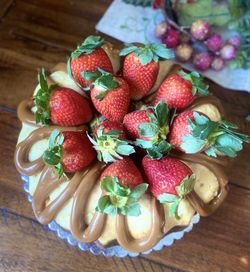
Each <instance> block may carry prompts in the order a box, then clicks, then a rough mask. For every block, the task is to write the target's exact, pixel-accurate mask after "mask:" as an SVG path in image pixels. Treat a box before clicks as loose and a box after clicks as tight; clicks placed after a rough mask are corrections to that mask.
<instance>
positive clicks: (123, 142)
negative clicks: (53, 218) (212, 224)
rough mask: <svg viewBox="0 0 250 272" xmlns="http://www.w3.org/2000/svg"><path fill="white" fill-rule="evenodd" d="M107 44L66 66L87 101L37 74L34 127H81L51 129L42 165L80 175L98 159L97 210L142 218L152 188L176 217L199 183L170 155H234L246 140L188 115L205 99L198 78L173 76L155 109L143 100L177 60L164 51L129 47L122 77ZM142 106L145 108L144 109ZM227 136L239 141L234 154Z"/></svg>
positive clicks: (81, 49)
mask: <svg viewBox="0 0 250 272" xmlns="http://www.w3.org/2000/svg"><path fill="white" fill-rule="evenodd" d="M103 45H104V40H103V39H102V38H101V37H95V36H90V37H88V38H86V39H85V40H84V42H83V43H82V44H81V45H80V46H78V47H77V49H76V50H75V51H74V52H73V53H72V54H71V57H70V59H69V60H68V74H69V75H70V77H71V78H72V79H73V80H74V81H75V83H76V84H77V85H78V86H79V87H80V88H81V89H82V95H81V94H79V93H78V92H76V91H74V90H72V89H69V88H65V87H61V86H58V85H53V84H52V85H49V84H48V83H47V81H46V76H45V73H44V71H43V70H42V71H41V72H40V73H39V83H40V89H39V90H38V91H37V93H36V94H35V99H34V101H35V108H36V113H35V117H36V121H37V122H40V123H42V125H57V126H59V127H60V126H63V127H69V126H79V131H77V132H72V131H67V129H66V130H65V128H64V130H63V132H60V129H56V130H54V131H53V133H52V134H51V136H50V139H49V146H48V149H47V150H46V151H45V152H44V155H43V159H44V162H45V163H46V164H48V165H51V167H53V169H54V170H55V171H57V173H58V174H59V176H62V175H66V174H65V173H74V172H77V171H82V170H83V169H84V168H86V167H87V166H88V165H90V164H91V163H92V162H93V161H94V160H95V159H96V157H97V159H98V160H100V161H103V162H104V163H105V164H107V167H106V168H105V170H104V171H103V173H102V175H101V178H100V186H101V188H102V190H103V196H102V197H101V198H100V200H99V202H98V207H97V210H98V211H100V212H105V213H109V214H115V213H117V212H120V213H122V214H124V215H125V214H126V215H139V214H140V205H139V204H138V199H139V198H140V197H141V195H142V194H143V193H144V192H145V191H146V190H147V188H148V186H149V191H150V192H151V193H152V194H153V195H154V196H155V197H157V198H158V199H159V201H160V202H162V203H168V204H169V205H170V206H171V209H170V211H171V213H172V214H175V215H176V216H178V213H177V210H178V205H179V203H180V200H181V199H182V198H183V197H184V196H185V195H186V194H188V193H189V192H190V191H191V190H192V189H193V186H194V180H195V178H194V175H193V173H192V171H191V169H190V168H189V167H188V166H187V165H185V164H184V163H183V162H181V161H180V160H178V159H175V158H172V157H171V156H168V155H169V152H170V150H171V149H177V150H181V151H183V152H186V153H197V152H203V151H206V153H207V154H208V155H213V156H216V152H217V151H219V152H220V153H223V154H226V155H229V156H235V152H236V151H237V150H239V149H240V145H241V143H242V141H244V140H246V137H245V136H243V135H242V134H240V133H236V132H234V131H233V129H235V126H234V125H233V124H231V123H228V122H227V123H226V122H221V123H218V122H212V121H211V120H209V118H208V117H207V116H205V115H204V114H201V113H199V112H195V111H192V110H186V109H187V107H188V106H189V105H190V104H191V103H192V101H193V100H194V99H195V98H196V97H197V96H204V95H207V94H208V91H207V89H208V86H207V85H206V84H205V83H204V82H203V80H202V78H201V77H200V75H199V74H198V73H196V72H192V73H185V72H184V71H178V72H177V73H173V74H171V75H169V76H168V77H167V78H166V79H165V80H164V81H163V82H162V84H161V85H160V87H159V89H158V90H157V92H156V95H155V96H154V97H153V98H152V99H151V103H150V104H146V103H144V102H143V100H142V99H143V98H145V97H148V96H149V95H150V91H151V89H152V87H153V85H154V84H155V82H156V80H157V76H158V73H159V60H160V59H164V60H165V59H170V58H172V57H173V54H172V52H171V50H169V49H167V48H166V46H165V45H155V44H148V45H143V44H129V45H127V47H126V48H124V49H122V50H121V51H120V56H121V57H123V65H122V68H121V71H119V74H114V71H113V67H112V62H111V60H110V58H109V56H108V54H107V53H106V52H105V50H104V49H103V48H102V46H103ZM139 103H140V104H143V105H142V108H140V109H138V108H137V106H136V105H137V104H139ZM82 125H85V126H82ZM204 131H205V133H204ZM223 137H224V139H223ZM225 138H229V139H231V142H232V140H233V141H234V143H235V142H236V141H237V143H238V145H237V150H235V149H234V147H232V146H231V145H230V141H229V143H228V141H226V139H225ZM190 141H191V143H192V144H190ZM138 167H139V168H140V169H141V171H139V169H138ZM143 177H144V178H145V180H146V183H143Z"/></svg>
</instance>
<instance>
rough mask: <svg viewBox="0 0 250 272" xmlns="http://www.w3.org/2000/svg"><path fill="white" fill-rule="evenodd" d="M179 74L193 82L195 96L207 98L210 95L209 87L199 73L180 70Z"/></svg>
mask: <svg viewBox="0 0 250 272" xmlns="http://www.w3.org/2000/svg"><path fill="white" fill-rule="evenodd" d="M177 74H178V75H180V76H181V77H182V78H184V79H186V80H188V81H190V82H191V84H192V94H193V95H199V96H205V95H208V94H209V93H208V85H207V84H205V83H204V82H203V78H202V77H201V75H200V74H199V73H198V72H196V71H193V72H191V73H186V72H184V71H183V70H179V71H178V72H177Z"/></svg>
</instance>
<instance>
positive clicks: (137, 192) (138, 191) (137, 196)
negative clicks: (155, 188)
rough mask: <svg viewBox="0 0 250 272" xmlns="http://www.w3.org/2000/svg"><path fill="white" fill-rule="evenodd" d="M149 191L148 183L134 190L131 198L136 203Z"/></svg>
mask: <svg viewBox="0 0 250 272" xmlns="http://www.w3.org/2000/svg"><path fill="white" fill-rule="evenodd" d="M147 189H148V184H147V183H142V184H139V185H137V186H136V187H135V188H133V189H132V191H131V193H130V197H131V198H133V199H134V200H135V201H138V200H139V199H140V198H141V196H142V195H143V194H144V193H145V192H146V190H147Z"/></svg>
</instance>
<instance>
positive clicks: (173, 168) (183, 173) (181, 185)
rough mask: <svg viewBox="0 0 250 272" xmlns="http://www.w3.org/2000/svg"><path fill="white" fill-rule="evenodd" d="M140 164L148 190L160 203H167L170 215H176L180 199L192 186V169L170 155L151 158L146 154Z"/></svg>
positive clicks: (193, 180) (193, 178) (193, 179)
mask: <svg viewBox="0 0 250 272" xmlns="http://www.w3.org/2000/svg"><path fill="white" fill-rule="evenodd" d="M142 164H143V168H144V171H145V174H146V177H147V179H148V180H147V181H148V183H149V190H150V192H151V193H152V194H153V195H154V196H155V197H157V198H158V200H159V201H160V202H161V203H169V204H170V215H176V217H178V206H179V203H180V200H181V199H182V198H183V197H185V196H186V195H187V194H188V193H189V192H190V191H192V190H193V188H194V182H195V177H194V175H193V173H192V170H191V169H190V168H189V167H188V166H187V165H185V164H184V163H183V162H181V161H179V160H177V159H173V158H170V157H166V158H163V159H160V160H151V159H150V158H149V157H147V156H146V157H144V158H143V161H142Z"/></svg>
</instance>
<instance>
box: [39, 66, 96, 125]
mask: <svg viewBox="0 0 250 272" xmlns="http://www.w3.org/2000/svg"><path fill="white" fill-rule="evenodd" d="M39 83H40V89H39V90H38V92H37V94H36V95H35V105H36V108H37V111H36V113H35V117H36V122H37V123H39V122H41V123H42V124H43V125H49V124H51V123H53V124H55V125H59V126H77V125H81V124H85V123H87V122H89V121H90V120H91V119H92V116H93V114H92V110H91V108H90V105H89V102H88V100H87V99H86V98H85V97H83V96H82V95H80V94H79V93H77V92H75V91H74V90H72V89H69V88H63V87H58V86H57V85H51V86H50V87H49V86H48V84H47V82H46V78H45V74H44V70H42V71H41V72H40V73H39Z"/></svg>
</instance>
